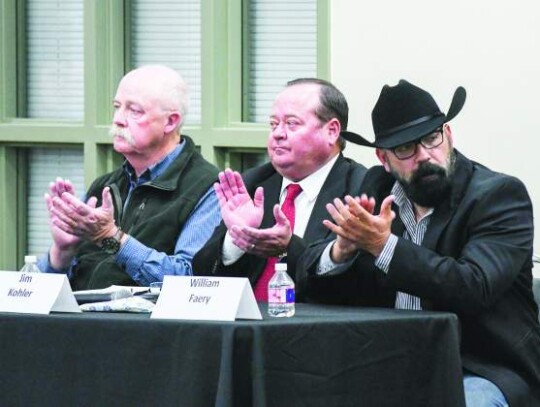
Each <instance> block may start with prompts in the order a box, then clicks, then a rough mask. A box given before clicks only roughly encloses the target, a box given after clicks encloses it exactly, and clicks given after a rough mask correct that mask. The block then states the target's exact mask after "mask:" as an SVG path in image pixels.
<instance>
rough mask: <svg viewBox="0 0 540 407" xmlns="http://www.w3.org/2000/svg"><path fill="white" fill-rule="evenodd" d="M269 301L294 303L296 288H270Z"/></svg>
mask: <svg viewBox="0 0 540 407" xmlns="http://www.w3.org/2000/svg"><path fill="white" fill-rule="evenodd" d="M268 302H272V303H274V304H291V303H292V304H294V288H269V289H268Z"/></svg>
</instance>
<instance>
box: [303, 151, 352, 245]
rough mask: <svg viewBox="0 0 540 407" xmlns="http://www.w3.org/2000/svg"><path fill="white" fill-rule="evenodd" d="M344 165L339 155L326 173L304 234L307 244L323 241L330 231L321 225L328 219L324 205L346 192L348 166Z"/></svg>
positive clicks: (343, 160) (344, 162)
mask: <svg viewBox="0 0 540 407" xmlns="http://www.w3.org/2000/svg"><path fill="white" fill-rule="evenodd" d="M345 164H346V161H345V159H344V158H343V156H342V155H340V156H339V158H338V159H337V160H336V162H335V164H334V166H333V167H332V169H331V170H330V172H329V173H328V176H327V177H326V180H325V181H324V184H323V186H322V188H321V190H320V192H319V195H317V199H316V200H315V205H314V206H313V211H312V212H311V215H310V217H309V221H308V224H307V227H306V231H305V233H304V239H305V240H307V241H309V242H312V241H315V240H319V239H323V238H325V237H326V236H327V235H329V234H330V231H329V230H328V229H327V228H326V226H324V225H323V223H322V221H323V219H329V217H330V215H329V214H328V211H327V210H326V204H327V203H330V202H332V200H333V199H334V198H338V197H339V198H341V197H342V195H343V192H344V191H345V190H346V189H345V185H346V183H347V175H348V174H347V171H348V170H347V167H348V166H347V165H345Z"/></svg>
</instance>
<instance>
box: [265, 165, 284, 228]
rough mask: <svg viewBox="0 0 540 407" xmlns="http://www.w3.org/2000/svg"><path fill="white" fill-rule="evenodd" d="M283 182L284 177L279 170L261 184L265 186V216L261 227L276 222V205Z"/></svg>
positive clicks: (267, 226)
mask: <svg viewBox="0 0 540 407" xmlns="http://www.w3.org/2000/svg"><path fill="white" fill-rule="evenodd" d="M282 183H283V177H281V175H279V173H277V172H276V173H274V174H273V175H272V176H271V177H270V178H268V179H267V180H265V181H264V182H263V183H261V186H262V187H263V188H264V216H263V220H262V223H261V229H264V228H270V227H272V226H274V224H275V223H276V220H275V219H274V205H275V204H276V203H279V195H280V192H281V184H282Z"/></svg>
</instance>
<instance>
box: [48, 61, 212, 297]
mask: <svg viewBox="0 0 540 407" xmlns="http://www.w3.org/2000/svg"><path fill="white" fill-rule="evenodd" d="M187 105H188V93H187V86H186V84H185V82H184V80H183V79H182V77H181V76H180V75H179V74H178V73H177V72H176V71H174V70H172V69H170V68H168V67H165V66H161V65H148V66H143V67H141V68H138V69H135V70H133V71H131V72H129V73H128V74H126V75H125V76H124V77H123V78H122V80H121V81H120V84H119V86H118V89H117V92H116V96H115V97H114V101H113V106H114V117H113V124H112V126H111V130H110V133H111V136H112V137H113V146H114V149H115V151H117V152H118V153H120V154H122V155H123V156H124V157H125V159H126V161H125V162H124V164H123V166H122V167H121V168H118V169H117V170H115V171H113V172H111V173H109V174H106V175H104V176H101V177H99V178H98V179H97V180H95V181H94V182H93V183H92V185H91V186H90V188H89V190H88V191H87V193H86V199H83V200H80V199H78V198H77V197H76V195H75V191H74V188H73V185H72V184H71V183H70V182H69V181H68V180H64V179H61V178H58V179H57V180H56V181H55V182H53V183H51V185H50V191H49V193H48V194H46V195H45V200H46V203H47V207H48V209H49V214H50V227H51V233H52V236H53V244H52V246H51V248H50V250H49V253H48V256H45V257H43V258H42V259H40V262H39V267H40V269H41V270H42V271H45V272H54V273H67V274H68V276H69V278H70V281H71V285H72V287H73V289H74V290H82V289H91V288H103V287H107V286H109V285H111V284H117V285H142V286H148V285H149V284H150V283H152V282H156V281H162V280H163V276H164V275H167V274H170V275H190V274H191V273H192V272H191V259H192V257H193V255H194V254H195V253H196V252H197V251H198V250H199V249H200V248H201V247H202V246H203V245H204V243H205V242H206V240H207V239H208V238H209V236H210V235H211V233H212V231H213V230H214V228H215V226H216V225H217V224H219V222H220V220H221V215H220V211H219V205H218V202H217V198H216V195H215V192H214V190H213V188H212V184H213V183H214V182H215V181H216V180H217V174H218V170H217V168H215V167H214V166H213V165H211V164H210V163H208V162H207V161H206V160H204V159H203V157H202V156H201V155H200V154H199V153H198V152H197V150H196V149H195V145H194V143H193V141H192V140H191V139H190V138H189V137H187V136H185V135H181V133H180V130H181V127H182V124H183V123H184V119H185V115H186V111H187Z"/></svg>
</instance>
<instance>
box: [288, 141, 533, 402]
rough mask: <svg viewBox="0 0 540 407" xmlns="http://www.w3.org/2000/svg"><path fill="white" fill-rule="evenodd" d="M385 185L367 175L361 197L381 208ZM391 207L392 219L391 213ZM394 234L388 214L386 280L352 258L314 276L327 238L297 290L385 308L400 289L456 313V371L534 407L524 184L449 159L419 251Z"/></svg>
mask: <svg viewBox="0 0 540 407" xmlns="http://www.w3.org/2000/svg"><path fill="white" fill-rule="evenodd" d="M456 153H457V152H456ZM394 182H395V180H394V178H393V177H392V176H391V175H389V174H388V173H386V172H385V171H384V169H383V168H382V167H374V168H372V169H370V170H369V171H368V173H367V174H366V177H365V179H364V184H363V185H362V191H363V192H366V193H367V194H368V195H369V196H374V197H375V199H376V201H377V202H378V204H380V202H381V201H382V200H383V199H384V197H386V196H388V195H389V193H390V190H391V188H392V186H393V184H394ZM393 209H394V211H395V212H396V214H397V213H398V211H399V209H398V207H397V206H396V205H394V208H393ZM376 210H377V213H378V208H377V209H376ZM403 230H404V225H403V224H402V222H401V220H400V218H399V216H397V217H396V219H395V220H394V221H393V223H392V232H393V233H394V234H395V235H396V236H398V238H399V241H398V244H397V246H396V249H395V252H394V256H393V258H392V260H391V263H390V268H389V271H388V274H384V273H383V272H382V271H380V270H379V269H377V268H376V267H375V266H374V260H375V259H374V257H373V256H372V255H370V254H367V253H365V252H361V253H359V254H358V255H357V257H356V258H355V260H354V261H353V262H352V264H351V262H349V263H345V264H344V265H343V266H341V267H339V268H337V269H335V270H333V271H332V272H331V273H330V274H329V275H327V276H324V277H321V276H316V275H315V269H316V266H317V264H318V260H319V258H320V255H321V254H322V251H323V250H324V247H325V246H326V245H327V243H328V242H329V241H330V240H332V238H330V239H328V240H327V241H326V242H321V243H319V244H315V245H312V246H311V247H309V248H307V249H306V250H305V252H304V255H303V256H302V258H301V259H300V260H299V263H298V271H297V279H298V285H299V286H302V287H303V289H304V290H305V291H306V292H307V296H308V300H310V301H323V302H332V303H342V304H343V303H345V304H358V305H375V306H385V307H393V306H394V301H395V295H396V291H402V292H407V293H410V294H412V295H415V296H417V297H420V298H421V301H422V307H423V308H424V309H432V310H441V311H450V312H455V313H456V314H457V315H458V317H459V319H460V322H461V327H462V344H461V353H462V362H463V366H464V367H465V368H466V369H468V370H470V371H472V372H473V373H475V374H477V375H479V376H483V377H486V378H488V379H489V380H491V381H492V382H494V383H496V384H497V385H498V386H499V388H500V389H501V390H502V391H503V393H504V394H505V396H506V398H507V400H508V401H509V403H510V405H511V406H513V407H514V406H531V407H532V406H540V327H539V324H538V319H537V312H538V309H537V306H536V303H535V302H534V299H533V294H532V290H531V286H532V273H531V269H532V244H533V217H532V205H531V202H530V199H529V196H528V194H527V191H526V189H525V187H524V185H523V184H522V183H521V182H520V181H519V180H517V179H516V178H513V177H510V176H507V175H503V174H499V173H495V172H493V171H490V170H489V169H487V168H485V167H483V166H481V165H479V164H477V163H474V162H472V161H470V160H468V159H467V158H465V157H464V156H463V155H461V154H459V153H457V161H456V172H455V175H454V181H453V187H452V192H451V197H450V199H449V200H448V201H447V202H444V203H443V204H441V205H440V206H439V207H437V208H436V209H435V211H434V213H433V214H432V218H431V222H430V224H429V226H428V229H427V231H426V234H425V236H424V240H423V243H422V246H418V245H416V244H414V243H412V242H411V241H409V240H406V239H404V238H402V236H403ZM426 368H428V367H426Z"/></svg>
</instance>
